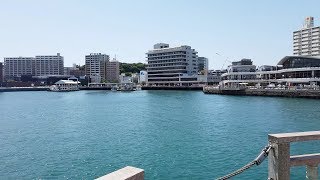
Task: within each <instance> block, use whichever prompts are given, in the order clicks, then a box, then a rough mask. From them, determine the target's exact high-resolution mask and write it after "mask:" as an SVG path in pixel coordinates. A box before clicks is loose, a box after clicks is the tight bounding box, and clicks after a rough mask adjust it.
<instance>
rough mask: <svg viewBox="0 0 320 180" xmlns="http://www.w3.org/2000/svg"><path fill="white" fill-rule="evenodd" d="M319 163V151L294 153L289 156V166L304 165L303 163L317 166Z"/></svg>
mask: <svg viewBox="0 0 320 180" xmlns="http://www.w3.org/2000/svg"><path fill="white" fill-rule="evenodd" d="M319 163H320V153H316V154H303V155H295V156H291V157H290V166H305V165H313V166H318V164H319Z"/></svg>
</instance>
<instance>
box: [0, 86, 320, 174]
mask: <svg viewBox="0 0 320 180" xmlns="http://www.w3.org/2000/svg"><path fill="white" fill-rule="evenodd" d="M0 107H1V109H0V179H66V178H69V179H93V178H97V177H99V176H102V175H105V174H107V173H110V172H112V171H114V170H117V169H119V168H122V167H124V166H127V165H130V166H135V167H139V168H142V169H144V170H145V177H146V179H214V178H217V177H218V176H222V175H224V174H227V173H229V172H230V171H232V170H234V169H237V168H239V167H241V166H242V165H244V164H246V163H247V162H249V161H251V160H252V159H254V158H255V157H256V155H257V154H258V153H259V152H260V151H261V148H262V147H264V146H265V145H266V144H267V134H268V133H279V132H292V131H312V130H319V129H320V111H319V110H320V101H319V100H312V99H290V98H269V97H244V96H242V97H241V96H219V95H205V94H203V93H202V92H201V91H199V92H191V91H135V92H129V93H125V92H110V91H78V92H68V93H55V92H8V93H0ZM319 147H320V144H319V143H317V142H308V143H299V144H294V145H293V146H292V153H295V154H301V153H316V152H319V149H320V148H319ZM304 171H305V169H304V168H292V169H291V172H292V178H293V179H303V178H304ZM235 179H267V161H266V162H264V163H263V164H262V165H261V166H258V167H253V168H252V169H250V170H249V171H246V172H245V173H243V174H242V175H240V176H238V177H237V178H235Z"/></svg>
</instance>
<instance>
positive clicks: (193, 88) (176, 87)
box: [141, 86, 202, 91]
mask: <svg viewBox="0 0 320 180" xmlns="http://www.w3.org/2000/svg"><path fill="white" fill-rule="evenodd" d="M141 89H142V90H188V91H190V90H191V91H199V90H202V87H195V86H142V87H141Z"/></svg>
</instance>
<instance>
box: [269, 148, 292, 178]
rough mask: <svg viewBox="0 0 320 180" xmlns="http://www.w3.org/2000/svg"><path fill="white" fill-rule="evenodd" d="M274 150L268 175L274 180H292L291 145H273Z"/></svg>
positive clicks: (271, 154) (270, 157)
mask: <svg viewBox="0 0 320 180" xmlns="http://www.w3.org/2000/svg"><path fill="white" fill-rule="evenodd" d="M271 145H272V147H273V148H272V149H271V151H270V152H269V157H268V159H269V160H268V163H269V168H268V174H269V178H272V180H289V179H290V144H289V143H281V144H276V143H271Z"/></svg>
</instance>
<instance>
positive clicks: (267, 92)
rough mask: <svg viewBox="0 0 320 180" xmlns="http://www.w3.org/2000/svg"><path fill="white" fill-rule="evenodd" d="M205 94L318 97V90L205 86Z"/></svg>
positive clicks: (319, 93) (319, 94) (319, 91)
mask: <svg viewBox="0 0 320 180" xmlns="http://www.w3.org/2000/svg"><path fill="white" fill-rule="evenodd" d="M203 92H204V93H205V94H220V95H237V96H269V97H291V98H313V99H320V90H313V89H240V88H217V87H210V86H206V87H204V88H203Z"/></svg>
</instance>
